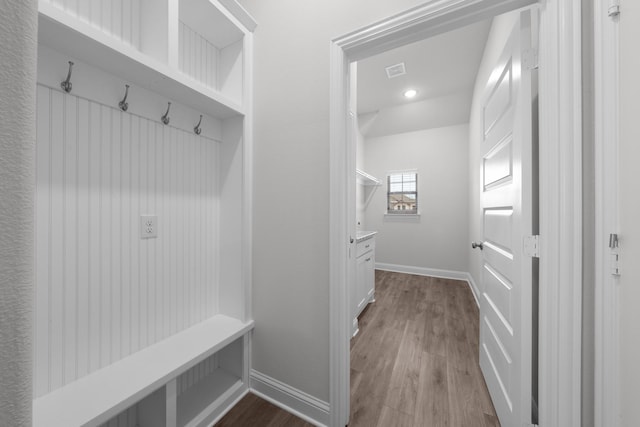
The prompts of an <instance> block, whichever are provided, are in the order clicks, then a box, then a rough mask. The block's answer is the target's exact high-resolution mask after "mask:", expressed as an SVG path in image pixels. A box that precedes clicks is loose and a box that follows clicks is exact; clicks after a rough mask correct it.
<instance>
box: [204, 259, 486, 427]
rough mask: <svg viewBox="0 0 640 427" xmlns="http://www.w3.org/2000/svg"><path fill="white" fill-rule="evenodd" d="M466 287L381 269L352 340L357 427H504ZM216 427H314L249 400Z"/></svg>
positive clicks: (253, 398) (354, 423)
mask: <svg viewBox="0 0 640 427" xmlns="http://www.w3.org/2000/svg"><path fill="white" fill-rule="evenodd" d="M478 318H479V316H478V308H477V306H476V304H475V301H474V299H473V295H472V293H471V291H470V290H469V286H468V285H467V283H466V282H461V281H456V280H448V279H437V278H432V277H424V276H414V275H408V274H401V273H392V272H386V271H379V270H376V302H375V303H374V304H370V305H369V307H368V308H367V309H366V310H365V311H364V312H363V313H362V315H361V316H360V318H359V327H360V332H359V333H358V335H356V337H355V338H353V339H352V340H351V416H350V418H351V421H350V424H349V426H350V427H356V426H362V427H373V426H381V427H382V426H384V427H425V426H434V427H435V426H453V427H458V426H460V427H467V426H470V427H471V426H473V427H482V426H491V427H494V426H499V423H498V420H497V418H496V415H495V411H494V408H493V405H492V403H491V400H490V398H489V393H488V391H487V388H486V385H485V383H484V380H483V378H482V374H481V373H480V367H479V366H478V337H479V332H478V327H479V325H478ZM216 425H217V426H230V427H231V426H233V427H243V426H310V425H311V424H308V423H306V422H304V421H302V420H300V419H299V418H296V417H294V416H293V415H291V414H289V413H287V412H285V411H282V410H281V409H279V408H277V407H276V406H274V405H272V404H270V403H268V402H265V401H264V400H262V399H260V398H258V397H256V396H254V395H251V394H250V395H248V396H247V397H245V398H244V399H243V400H242V401H241V402H240V403H239V404H238V405H236V407H234V408H233V409H232V410H231V411H230V412H229V413H228V414H227V415H226V416H225V417H224V418H223V419H222V420H221V421H220V422H219V423H218V424H216Z"/></svg>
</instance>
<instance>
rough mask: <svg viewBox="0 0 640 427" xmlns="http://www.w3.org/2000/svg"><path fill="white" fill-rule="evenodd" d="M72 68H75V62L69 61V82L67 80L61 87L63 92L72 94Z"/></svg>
mask: <svg viewBox="0 0 640 427" xmlns="http://www.w3.org/2000/svg"><path fill="white" fill-rule="evenodd" d="M72 68H73V62H71V61H69V74H67V80H65V81H63V82H62V83H60V87H62V90H64V91H65V92H67V93H69V92H71V87H72V86H73V85H72V84H71V69H72Z"/></svg>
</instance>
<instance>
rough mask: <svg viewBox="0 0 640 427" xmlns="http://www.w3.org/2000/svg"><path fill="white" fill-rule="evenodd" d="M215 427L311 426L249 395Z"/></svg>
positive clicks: (311, 425)
mask: <svg viewBox="0 0 640 427" xmlns="http://www.w3.org/2000/svg"><path fill="white" fill-rule="evenodd" d="M216 427H313V424H309V423H308V422H306V421H304V420H301V419H300V418H298V417H296V416H295V415H292V414H290V413H288V412H287V411H284V410H282V409H280V408H279V407H277V406H276V405H273V404H271V403H269V402H267V401H266V400H264V399H261V398H259V397H258V396H256V395H255V394H251V393H249V394H247V395H246V396H245V397H244V398H242V400H240V402H238V404H237V405H236V406H234V407H233V408H232V409H231V410H230V411H229V412H228V413H227V414H226V415H225V416H224V417H222V419H221V420H220V421H218V423H216Z"/></svg>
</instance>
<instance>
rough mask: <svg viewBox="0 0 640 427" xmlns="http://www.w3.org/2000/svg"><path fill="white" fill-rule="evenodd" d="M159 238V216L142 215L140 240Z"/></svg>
mask: <svg viewBox="0 0 640 427" xmlns="http://www.w3.org/2000/svg"><path fill="white" fill-rule="evenodd" d="M156 237H158V216H157V215H140V238H141V239H153V238H156Z"/></svg>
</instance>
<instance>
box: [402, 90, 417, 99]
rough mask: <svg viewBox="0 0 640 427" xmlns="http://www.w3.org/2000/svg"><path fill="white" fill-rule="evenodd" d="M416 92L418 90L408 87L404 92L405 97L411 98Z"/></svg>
mask: <svg viewBox="0 0 640 427" xmlns="http://www.w3.org/2000/svg"><path fill="white" fill-rule="evenodd" d="M417 94H418V91H417V90H415V89H409V90H408V91H406V92H405V93H404V97H405V98H413V97H415V96H416V95H417Z"/></svg>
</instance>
